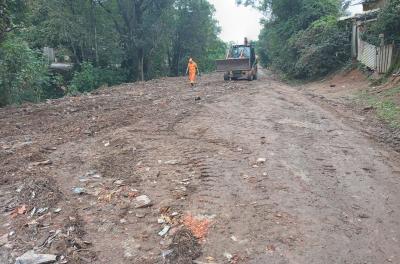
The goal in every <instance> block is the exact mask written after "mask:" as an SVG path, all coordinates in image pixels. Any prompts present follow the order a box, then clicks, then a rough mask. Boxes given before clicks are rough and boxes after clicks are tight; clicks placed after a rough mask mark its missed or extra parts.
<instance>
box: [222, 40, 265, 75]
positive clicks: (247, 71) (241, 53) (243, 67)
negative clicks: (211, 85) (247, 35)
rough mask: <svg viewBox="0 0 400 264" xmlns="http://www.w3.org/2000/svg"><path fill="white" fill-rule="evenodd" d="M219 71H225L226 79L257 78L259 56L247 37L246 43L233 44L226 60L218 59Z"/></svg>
mask: <svg viewBox="0 0 400 264" xmlns="http://www.w3.org/2000/svg"><path fill="white" fill-rule="evenodd" d="M216 64H217V72H224V80H225V81H229V80H237V79H243V78H244V79H247V80H249V81H252V80H257V71H258V70H257V58H256V53H255V50H254V47H253V46H252V45H251V44H249V43H248V42H247V39H245V43H244V45H232V46H231V47H230V48H229V51H228V52H227V55H226V58H225V59H224V60H217V61H216Z"/></svg>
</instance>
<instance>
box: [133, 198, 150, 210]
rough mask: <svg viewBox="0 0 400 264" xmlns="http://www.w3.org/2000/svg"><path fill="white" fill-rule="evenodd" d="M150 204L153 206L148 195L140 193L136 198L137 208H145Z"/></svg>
mask: <svg viewBox="0 0 400 264" xmlns="http://www.w3.org/2000/svg"><path fill="white" fill-rule="evenodd" d="M149 206H152V203H151V200H150V198H149V197H148V196H147V195H140V196H138V197H136V198H135V208H145V207H149Z"/></svg>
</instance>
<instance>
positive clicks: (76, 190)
mask: <svg viewBox="0 0 400 264" xmlns="http://www.w3.org/2000/svg"><path fill="white" fill-rule="evenodd" d="M72 192H73V193H74V194H85V193H87V192H86V189H85V188H82V187H75V188H73V189H72Z"/></svg>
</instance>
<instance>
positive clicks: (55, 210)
mask: <svg viewBox="0 0 400 264" xmlns="http://www.w3.org/2000/svg"><path fill="white" fill-rule="evenodd" d="M53 212H54V213H56V214H57V213H59V212H61V208H55V209H54V210H53Z"/></svg>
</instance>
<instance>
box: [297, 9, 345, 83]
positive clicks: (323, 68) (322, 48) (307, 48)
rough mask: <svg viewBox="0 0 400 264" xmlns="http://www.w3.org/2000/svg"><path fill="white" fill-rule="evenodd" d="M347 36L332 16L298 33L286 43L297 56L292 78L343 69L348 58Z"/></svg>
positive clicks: (309, 76) (307, 76)
mask: <svg viewBox="0 0 400 264" xmlns="http://www.w3.org/2000/svg"><path fill="white" fill-rule="evenodd" d="M349 34H350V31H349V30H346V29H343V28H340V27H339V26H338V24H337V22H336V17H334V16H327V17H322V18H321V19H319V20H317V21H315V22H314V23H313V24H312V25H311V26H310V27H309V28H307V29H306V30H304V31H300V32H298V33H297V34H296V35H294V36H293V37H292V38H291V39H290V41H289V42H290V44H291V46H292V47H293V48H295V49H296V50H297V52H298V60H297V62H296V63H295V65H294V72H293V75H294V76H295V77H297V78H302V79H305V78H306V79H309V78H313V77H318V76H324V75H326V74H328V73H329V72H331V71H333V70H335V69H337V68H338V67H340V66H342V65H344V63H345V62H347V61H348V60H349V57H350V42H349V38H350V35H349Z"/></svg>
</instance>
